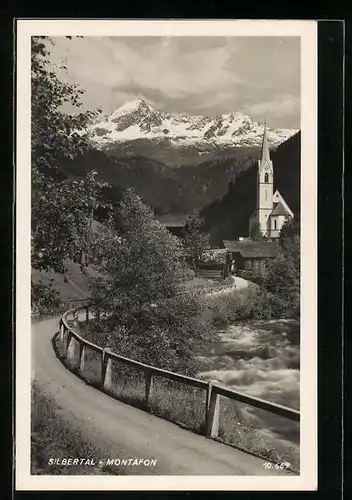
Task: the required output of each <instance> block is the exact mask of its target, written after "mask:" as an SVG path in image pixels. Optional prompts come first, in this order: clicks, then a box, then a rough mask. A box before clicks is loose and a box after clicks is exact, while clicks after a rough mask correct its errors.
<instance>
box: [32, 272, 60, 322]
mask: <svg viewBox="0 0 352 500" xmlns="http://www.w3.org/2000/svg"><path fill="white" fill-rule="evenodd" d="M53 281H54V280H53V279H51V280H50V282H49V283H48V284H46V283H43V281H41V280H39V282H34V281H32V282H31V306H32V317H34V318H36V317H39V316H46V315H50V314H57V313H58V312H61V311H62V310H63V308H64V304H63V303H62V301H61V297H60V293H59V292H58V291H57V290H55V288H53V285H52V282H53Z"/></svg>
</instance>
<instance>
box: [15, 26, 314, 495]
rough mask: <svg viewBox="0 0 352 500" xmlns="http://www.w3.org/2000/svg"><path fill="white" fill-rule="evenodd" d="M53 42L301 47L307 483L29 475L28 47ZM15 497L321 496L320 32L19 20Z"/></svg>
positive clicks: (303, 466) (299, 479)
mask: <svg viewBox="0 0 352 500" xmlns="http://www.w3.org/2000/svg"><path fill="white" fill-rule="evenodd" d="M34 35H47V36H53V37H55V36H70V35H71V36H75V35H82V36H87V37H88V36H90V37H91V36H119V37H122V36H177V37H180V36H207V37H211V36H234V37H240V36H246V37H248V36H256V37H258V36H261V37H262V36H263V37H264V36H271V37H272V36H277V37H300V38H301V375H300V380H301V383H300V412H301V423H300V436H301V461H300V470H301V472H300V475H299V476H292V477H291V476H273V477H268V476H255V481H253V478H252V477H251V476H221V481H219V479H218V476H179V475H170V476H138V482H137V481H136V480H135V478H134V476H127V475H126V476H87V475H85V476H65V475H58V476H44V475H43V476H39V475H38V476H36V475H31V474H30V419H31V416H30V408H31V405H30V398H31V378H32V377H31V373H32V371H31V336H30V331H31V313H30V291H31V288H30V283H31V280H30V275H31V260H30V257H31V256H30V248H31V245H30V227H31V226H30V218H31V166H30V165H31V119H30V109H31V100H30V75H31V67H30V65H31V56H30V48H31V46H30V39H31V36H34ZM16 42H17V89H16V92H17V109H16V113H17V115H16V119H17V130H16V144H17V146H16V158H17V164H16V242H17V244H16V365H15V374H16V422H15V433H16V450H15V454H16V470H15V487H16V490H38V491H39V490H50V491H51V490H58V491H60V490H72V491H74V490H75V491H77V490H82V491H83V490H102V491H109V490H115V491H116V490H119V491H122V490H126V491H129V490H130V491H137V490H143V491H147V490H150V491H171V490H175V491H185V490H187V491H201V490H207V491H210V490H215V491H248V490H251V491H254V490H256V491H267V490H272V491H274V490H280V491H283V490H286V491H289V490H298V491H299V490H306V491H308V490H309V491H311V490H316V489H317V22H316V21H299V20H295V21H292V20H291V21H288V20H248V21H247V20H185V21H183V20H155V21H154V20H78V19H70V20H67V19H66V20H59V19H55V20H45V19H40V20H29V19H23V20H17V40H16Z"/></svg>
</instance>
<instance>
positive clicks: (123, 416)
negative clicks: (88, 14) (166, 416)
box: [32, 318, 289, 476]
mask: <svg viewBox="0 0 352 500" xmlns="http://www.w3.org/2000/svg"><path fill="white" fill-rule="evenodd" d="M57 329H58V318H50V319H45V320H42V321H39V322H36V323H33V324H32V349H33V363H34V364H33V371H34V373H33V375H34V376H35V379H36V381H37V382H38V384H39V385H40V387H41V389H42V390H43V391H44V392H45V393H47V394H49V395H50V396H51V397H52V398H53V399H54V400H55V401H56V403H57V405H58V407H60V408H61V410H60V413H61V414H62V416H63V418H64V419H65V420H66V421H67V422H68V423H69V424H70V426H71V427H73V428H75V427H76V428H77V429H79V430H80V431H81V432H83V433H84V435H86V436H87V439H88V440H89V441H90V442H91V443H92V445H96V446H97V448H98V449H99V450H101V451H102V452H103V456H101V457H100V456H99V457H96V458H97V459H98V460H99V459H103V460H106V459H119V458H120V459H122V458H135V457H136V458H144V459H156V460H157V463H156V465H155V466H154V467H145V466H138V467H127V468H126V470H123V472H122V473H123V474H160V475H175V474H182V475H231V476H233V475H255V476H263V475H283V474H289V472H287V471H279V470H276V469H275V468H271V469H268V468H265V467H264V466H263V464H264V460H263V459H260V458H257V457H254V456H252V455H250V454H247V453H245V452H242V451H240V450H236V449H234V448H232V447H230V446H226V445H224V444H221V443H218V442H216V441H213V440H211V439H208V438H205V437H202V436H199V435H197V434H194V433H192V432H189V431H187V430H184V429H181V428H180V427H178V426H177V425H175V424H172V423H171V422H168V421H166V420H163V419H161V418H158V417H156V416H154V415H151V414H148V413H147V412H144V411H142V410H139V409H137V408H134V407H132V406H129V405H127V404H124V403H122V402H120V401H117V400H115V399H113V398H111V397H109V396H108V395H106V394H104V393H102V392H100V391H98V390H97V389H95V388H93V387H91V386H89V385H87V384H85V383H84V382H83V381H82V380H81V379H79V378H78V377H76V376H75V375H74V374H73V373H71V372H70V371H69V370H68V369H66V368H65V367H64V366H63V365H62V363H61V362H60V360H59V359H57V357H56V355H55V352H54V350H53V346H52V343H51V339H52V337H53V335H54V333H55V332H56V331H57ZM120 473H121V472H120Z"/></svg>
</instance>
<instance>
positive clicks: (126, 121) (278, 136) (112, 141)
mask: <svg viewBox="0 0 352 500" xmlns="http://www.w3.org/2000/svg"><path fill="white" fill-rule="evenodd" d="M263 129H264V126H263V125H261V124H259V123H258V122H256V121H254V120H252V118H250V117H249V116H246V115H244V114H242V113H241V112H234V113H225V114H221V115H218V116H216V117H212V118H211V117H206V116H202V115H195V116H192V115H188V114H185V113H180V114H176V113H167V112H165V111H160V110H158V109H155V108H153V107H152V106H151V104H149V103H147V102H146V101H145V100H144V99H136V100H134V101H131V102H128V103H126V104H124V105H122V106H121V107H120V108H118V109H116V110H115V111H113V112H112V113H109V114H107V115H106V116H105V117H103V118H102V119H101V118H99V119H98V120H97V121H96V122H95V123H93V124H92V125H90V127H89V130H88V131H89V135H90V138H91V141H92V143H93V144H94V146H95V147H96V148H98V149H102V150H105V151H109V150H114V149H116V147H119V148H122V149H124V145H128V150H129V151H131V148H132V145H133V143H134V142H135V141H137V142H138V141H141V140H142V141H143V143H144V144H146V143H151V144H153V145H159V146H161V145H164V146H165V145H166V144H167V146H168V147H172V148H176V149H179V148H180V149H184V148H191V149H192V150H193V152H195V151H194V150H196V153H197V154H198V155H199V156H202V155H207V154H208V153H209V152H211V151H214V150H218V151H219V150H223V149H226V150H228V149H229V148H231V149H233V148H247V147H250V148H253V147H260V145H261V141H262V137H263ZM267 130H268V140H269V143H270V145H271V146H272V147H274V148H276V147H277V146H278V145H279V144H281V143H282V142H285V141H286V140H287V139H288V138H289V137H291V136H292V135H294V134H295V133H296V132H297V130H291V129H271V128H268V129H267ZM132 150H133V148H132ZM139 152H140V151H139ZM202 160H203V159H202Z"/></svg>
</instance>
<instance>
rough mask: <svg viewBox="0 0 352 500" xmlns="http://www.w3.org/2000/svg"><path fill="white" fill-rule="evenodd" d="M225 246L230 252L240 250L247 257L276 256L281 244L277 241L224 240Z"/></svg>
mask: <svg viewBox="0 0 352 500" xmlns="http://www.w3.org/2000/svg"><path fill="white" fill-rule="evenodd" d="M223 243H224V247H225V248H226V249H227V250H229V251H230V252H238V253H240V254H241V255H242V257H245V258H269V257H275V256H276V255H277V254H278V252H279V250H280V247H279V244H278V243H276V242H275V241H229V240H224V241H223Z"/></svg>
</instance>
